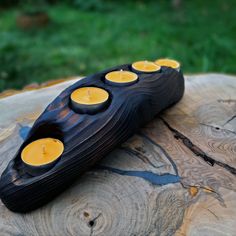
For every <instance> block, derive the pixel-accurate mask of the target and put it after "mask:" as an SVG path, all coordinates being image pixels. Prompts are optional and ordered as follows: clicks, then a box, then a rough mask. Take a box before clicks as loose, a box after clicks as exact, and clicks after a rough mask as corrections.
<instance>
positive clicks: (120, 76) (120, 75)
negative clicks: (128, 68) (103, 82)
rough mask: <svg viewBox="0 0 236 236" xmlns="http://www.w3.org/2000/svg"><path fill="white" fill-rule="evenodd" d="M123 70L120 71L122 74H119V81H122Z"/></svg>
mask: <svg viewBox="0 0 236 236" xmlns="http://www.w3.org/2000/svg"><path fill="white" fill-rule="evenodd" d="M122 71H123V70H122V69H121V70H120V73H119V79H120V80H122Z"/></svg>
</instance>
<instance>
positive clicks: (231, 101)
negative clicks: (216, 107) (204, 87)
mask: <svg viewBox="0 0 236 236" xmlns="http://www.w3.org/2000/svg"><path fill="white" fill-rule="evenodd" d="M217 101H218V102H223V103H236V99H218V100H217Z"/></svg>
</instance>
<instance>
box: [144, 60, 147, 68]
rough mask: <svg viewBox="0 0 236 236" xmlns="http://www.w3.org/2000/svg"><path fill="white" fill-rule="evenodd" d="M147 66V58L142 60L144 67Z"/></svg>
mask: <svg viewBox="0 0 236 236" xmlns="http://www.w3.org/2000/svg"><path fill="white" fill-rule="evenodd" d="M146 66H147V60H145V61H144V68H146Z"/></svg>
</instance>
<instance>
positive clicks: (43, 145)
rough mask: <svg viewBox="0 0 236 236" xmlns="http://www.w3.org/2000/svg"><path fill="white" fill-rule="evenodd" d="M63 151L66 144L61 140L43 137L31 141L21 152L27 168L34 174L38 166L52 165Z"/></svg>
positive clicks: (46, 166) (47, 166)
mask: <svg viewBox="0 0 236 236" xmlns="http://www.w3.org/2000/svg"><path fill="white" fill-rule="evenodd" d="M63 151H64V145H63V143H62V142H61V141H60V140H58V139H54V138H42V139H38V140H35V141H33V142H32V143H29V144H28V145H27V146H26V147H25V148H24V149H23V151H22V152H21V159H22V161H23V163H24V164H26V170H28V172H29V173H30V174H33V175H34V174H37V168H50V167H52V165H54V164H55V163H56V161H57V159H58V158H59V157H60V156H61V154H62V153H63ZM45 170H46V169H45ZM41 171H42V170H41Z"/></svg>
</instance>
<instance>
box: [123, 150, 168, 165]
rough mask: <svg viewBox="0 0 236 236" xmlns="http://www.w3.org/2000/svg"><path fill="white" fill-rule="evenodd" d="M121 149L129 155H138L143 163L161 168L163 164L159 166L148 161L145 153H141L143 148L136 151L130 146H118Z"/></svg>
mask: <svg viewBox="0 0 236 236" xmlns="http://www.w3.org/2000/svg"><path fill="white" fill-rule="evenodd" d="M120 149H121V150H123V151H125V152H126V153H128V154H129V155H133V156H135V157H138V158H139V159H140V160H141V161H143V162H144V163H147V164H149V165H150V166H152V167H154V168H161V167H163V166H165V165H161V166H157V165H155V164H154V163H152V161H150V160H149V159H148V157H147V156H146V155H144V154H143V150H141V149H139V150H138V151H136V150H134V149H132V148H130V147H122V146H121V147H120Z"/></svg>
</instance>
